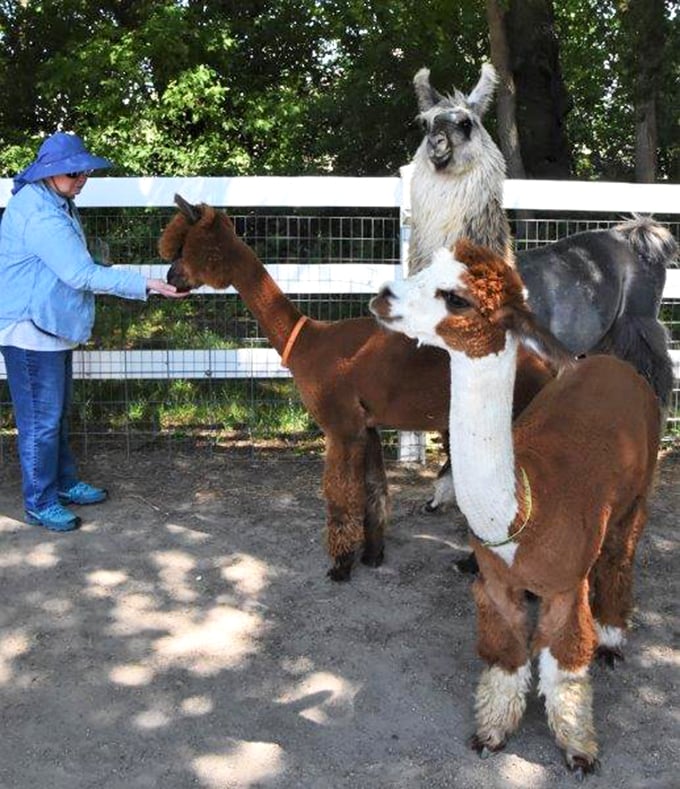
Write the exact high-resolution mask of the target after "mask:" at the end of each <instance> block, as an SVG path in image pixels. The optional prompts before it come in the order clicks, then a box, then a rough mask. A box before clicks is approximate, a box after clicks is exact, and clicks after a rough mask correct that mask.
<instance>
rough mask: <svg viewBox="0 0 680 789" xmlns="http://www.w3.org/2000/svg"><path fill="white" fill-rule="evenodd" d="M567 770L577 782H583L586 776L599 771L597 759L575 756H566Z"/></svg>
mask: <svg viewBox="0 0 680 789" xmlns="http://www.w3.org/2000/svg"><path fill="white" fill-rule="evenodd" d="M565 758H566V760H567V768H568V770H569V772H570V773H573V775H574V777H575V778H576V780H577V781H579V783H580V782H582V781H584V780H585V777H586V775H590V774H591V773H594V772H596V771H598V770H599V768H600V763H599V761H598V760H597V759H593V758H591V757H588V756H576V755H575V754H572V755H570V754H567V755H566V757H565Z"/></svg>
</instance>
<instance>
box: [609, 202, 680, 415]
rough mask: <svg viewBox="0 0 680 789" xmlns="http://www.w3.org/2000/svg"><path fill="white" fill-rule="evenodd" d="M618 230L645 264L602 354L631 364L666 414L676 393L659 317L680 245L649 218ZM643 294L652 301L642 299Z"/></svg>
mask: <svg viewBox="0 0 680 789" xmlns="http://www.w3.org/2000/svg"><path fill="white" fill-rule="evenodd" d="M614 230H615V231H618V233H620V234H621V235H622V236H623V237H624V238H625V239H626V241H627V242H628V243H629V244H630V246H631V247H632V249H633V251H634V253H635V254H636V256H637V259H638V262H639V264H640V265H639V267H638V269H637V271H636V273H635V276H634V277H633V280H632V282H630V283H629V287H628V295H627V297H626V304H625V305H623V308H622V310H621V312H620V314H619V316H618V318H617V319H616V321H615V323H614V325H613V326H612V328H611V330H610V331H609V333H608V336H607V341H606V345H607V347H606V348H602V349H601V350H605V351H607V352H609V353H613V354H615V355H616V356H619V357H620V358H622V359H625V360H626V361H628V362H630V363H631V364H632V365H633V366H634V367H635V368H636V370H637V371H638V372H639V373H640V374H641V375H642V376H644V377H645V378H646V379H647V380H648V381H649V383H650V384H651V386H652V388H653V389H654V391H655V392H656V395H657V397H658V398H659V402H660V404H661V407H662V410H666V409H667V408H668V406H669V404H670V399H671V393H672V391H673V364H672V361H671V357H670V354H669V353H668V333H667V331H666V329H665V327H664V325H663V324H662V323H661V321H660V320H659V319H658V315H659V309H660V307H661V298H662V295H663V289H664V285H665V282H666V268H668V267H669V266H674V265H677V260H676V259H677V255H678V243H677V241H676V240H675V238H674V237H673V236H672V234H671V232H670V231H669V230H668V228H666V227H664V226H663V225H661V224H659V223H658V222H656V221H655V220H653V219H652V218H651V217H649V216H638V215H634V216H633V218H632V219H629V220H626V221H625V222H622V223H620V224H618V225H616V227H615V228H614ZM643 293H646V294H648V297H647V298H644V299H643V298H641V294H643Z"/></svg>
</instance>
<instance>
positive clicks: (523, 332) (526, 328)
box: [493, 306, 575, 373]
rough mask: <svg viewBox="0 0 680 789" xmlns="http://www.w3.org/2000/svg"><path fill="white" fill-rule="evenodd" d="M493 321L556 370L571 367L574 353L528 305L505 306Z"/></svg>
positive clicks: (498, 311)
mask: <svg viewBox="0 0 680 789" xmlns="http://www.w3.org/2000/svg"><path fill="white" fill-rule="evenodd" d="M493 322H494V323H496V324H497V325H499V326H502V327H503V328H504V329H508V330H509V331H511V332H512V333H513V334H514V335H515V336H516V337H517V339H518V340H519V341H520V342H521V343H522V345H523V346H524V347H525V348H527V349H528V350H529V351H531V352H532V353H535V354H536V355H537V356H539V357H540V358H541V359H543V361H544V362H547V364H549V365H550V366H551V367H552V368H553V369H554V370H555V371H556V372H558V373H559V372H560V371H561V370H563V369H565V368H567V367H571V366H572V365H573V364H574V362H575V360H574V355H573V354H572V353H571V351H569V349H568V348H566V347H565V346H564V345H562V343H561V342H560V341H559V340H558V339H557V337H555V335H554V334H553V333H552V332H551V331H550V330H549V329H545V328H544V327H543V326H541V325H540V324H539V323H538V322H537V321H536V316H535V315H534V314H533V312H531V311H530V310H529V309H527V308H526V307H516V306H505V307H502V308H501V309H499V310H497V311H496V312H495V313H494V315H493Z"/></svg>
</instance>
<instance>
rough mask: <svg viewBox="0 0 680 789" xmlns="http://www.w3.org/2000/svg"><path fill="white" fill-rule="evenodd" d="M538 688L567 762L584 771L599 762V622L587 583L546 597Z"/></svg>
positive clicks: (541, 617) (539, 635) (540, 625)
mask: <svg viewBox="0 0 680 789" xmlns="http://www.w3.org/2000/svg"><path fill="white" fill-rule="evenodd" d="M535 643H536V648H537V651H539V655H540V658H539V675H540V680H539V686H538V689H539V693H540V694H541V695H542V696H544V697H545V708H546V713H547V716H548V724H549V726H550V728H551V730H552V732H553V734H554V735H555V739H556V741H557V744H558V746H559V747H560V748H562V749H563V750H564V753H565V758H566V762H567V767H568V768H569V769H570V770H571V771H573V772H576V773H578V774H579V776H583V775H584V774H586V773H589V772H592V771H593V770H594V769H595V767H596V766H597V741H596V737H595V727H594V723H593V692H592V688H591V685H590V678H589V676H588V665H589V663H590V661H591V659H592V655H593V652H594V650H595V644H596V635H595V626H594V622H593V618H592V613H591V611H590V606H589V603H588V583H587V582H586V581H584V582H582V583H581V584H580V585H579V588H578V589H577V590H575V591H574V592H569V593H565V594H561V595H556V596H555V597H552V598H549V599H547V600H544V601H543V604H542V606H541V611H540V615H539V622H538V628H537V635H536V640H535Z"/></svg>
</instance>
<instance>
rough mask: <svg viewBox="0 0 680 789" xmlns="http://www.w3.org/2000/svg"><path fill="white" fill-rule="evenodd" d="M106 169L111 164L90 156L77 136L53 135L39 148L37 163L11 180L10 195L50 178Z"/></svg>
mask: <svg viewBox="0 0 680 789" xmlns="http://www.w3.org/2000/svg"><path fill="white" fill-rule="evenodd" d="M107 167H113V163H112V162H110V161H109V160H108V159H104V158H103V157H101V156H94V155H93V154H91V153H90V152H89V151H88V150H87V149H86V148H85V145H84V144H83V141H82V140H81V139H80V137H78V135H77V134H70V133H67V132H56V134H53V135H52V136H50V137H48V138H47V139H46V140H45V141H44V142H43V144H42V145H41V146H40V150H39V151H38V157H37V158H36V160H35V161H34V162H31V164H29V165H28V167H26V168H25V169H23V170H22V171H21V172H20V173H18V174H17V175H15V176H14V188H13V189H12V194H16V193H17V192H18V191H19V189H21V188H22V186H25V185H26V184H32V183H35V182H36V181H41V180H42V179H43V178H49V177H50V176H51V175H64V174H65V173H79V172H82V171H83V170H103V169H104V168H107Z"/></svg>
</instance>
